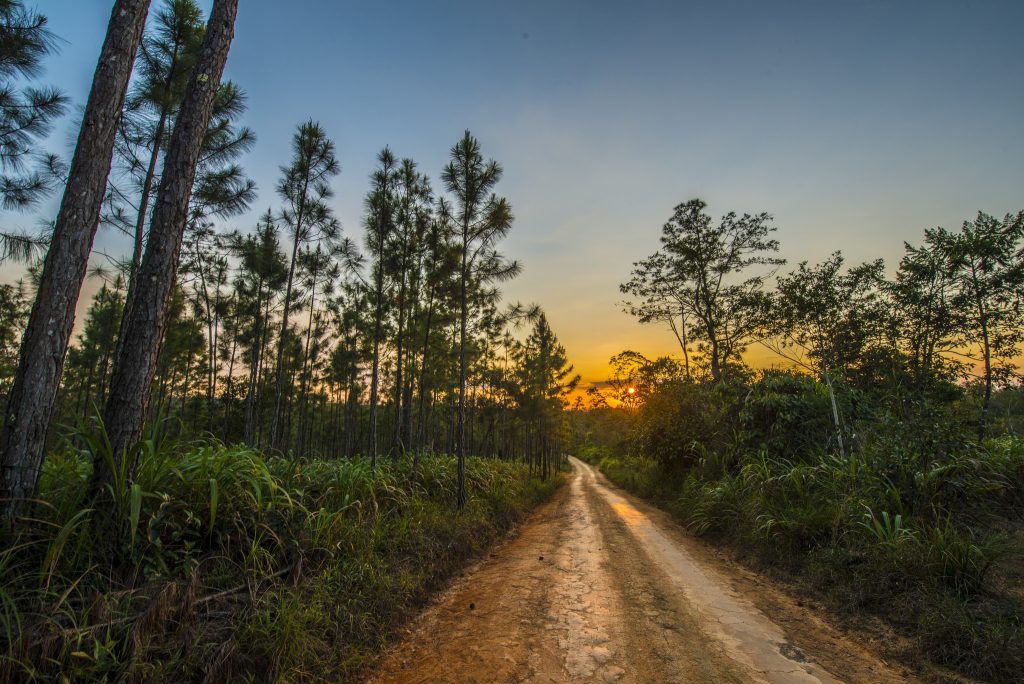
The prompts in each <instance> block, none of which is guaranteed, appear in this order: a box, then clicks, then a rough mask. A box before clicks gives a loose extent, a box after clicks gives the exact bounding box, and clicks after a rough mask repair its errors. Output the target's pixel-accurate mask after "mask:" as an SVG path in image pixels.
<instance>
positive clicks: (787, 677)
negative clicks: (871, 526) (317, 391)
mask: <svg viewBox="0 0 1024 684" xmlns="http://www.w3.org/2000/svg"><path fill="white" fill-rule="evenodd" d="M572 466H573V473H572V476H571V481H570V483H569V484H568V486H567V487H563V489H562V491H561V492H559V493H558V494H557V495H556V496H555V498H554V499H553V500H552V501H551V502H549V503H547V504H546V505H545V506H544V507H543V508H542V509H541V510H540V511H538V512H537V514H535V515H534V516H533V517H532V518H531V519H530V521H528V522H527V523H526V524H525V525H523V527H522V528H521V529H520V533H519V534H518V535H517V536H516V537H515V538H514V539H512V540H510V541H508V542H507V543H505V544H504V545H502V546H500V547H499V548H498V549H496V550H495V551H494V552H493V553H492V554H491V556H490V557H489V558H487V559H485V560H484V561H482V562H481V563H479V564H478V565H477V566H475V567H474V568H472V569H471V570H470V571H469V572H467V573H466V575H465V576H463V577H462V578H460V579H459V580H458V581H457V582H455V584H454V585H453V586H452V587H451V588H450V589H449V590H448V591H447V592H446V593H445V594H443V595H442V596H441V597H439V599H438V600H437V601H436V602H435V604H434V605H432V606H431V607H430V608H428V609H427V611H426V612H425V613H424V614H423V616H422V617H421V618H420V619H419V620H417V621H416V623H414V624H413V625H412V626H411V628H410V630H409V634H408V635H407V636H406V638H405V639H404V640H403V641H402V642H401V643H400V644H398V645H397V646H396V647H395V648H394V649H393V650H392V651H391V653H390V654H389V655H388V656H387V657H386V658H385V660H384V662H383V663H382V665H381V667H380V668H379V670H378V671H377V672H376V673H374V674H373V676H372V677H371V681H376V682H409V683H411V682H458V683H462V682H623V683H626V682H638V683H639V682H642V683H647V682H694V683H696V682H716V683H717V682H762V683H764V682H767V683H770V684H776V683H787V684H788V683H790V682H793V683H796V684H800V683H808V684H814V683H821V684H831V683H834V682H840V681H842V682H850V683H851V684H853V683H859V682H865V683H866V682H871V683H872V684H874V683H878V682H903V681H911V680H910V679H909V677H907V676H906V675H905V674H903V673H901V672H899V671H898V670H897V669H895V668H892V667H890V666H888V665H887V664H885V663H883V662H882V661H881V660H879V659H878V658H876V657H874V656H872V655H871V654H870V653H869V652H868V649H866V648H865V647H864V646H862V645H860V644H858V643H855V642H854V641H852V640H851V639H849V638H847V637H844V636H843V635H841V634H839V633H837V632H835V631H834V630H832V629H831V628H830V627H828V626H827V625H826V624H824V623H823V622H822V621H820V620H819V619H817V618H816V617H815V615H814V614H813V612H812V611H811V610H810V609H807V608H803V607H801V605H800V604H799V603H798V602H796V601H794V600H793V599H790V598H789V597H787V596H786V595H785V594H783V593H782V592H780V591H778V590H777V589H774V588H773V587H771V586H770V585H767V584H766V583H764V582H763V581H760V580H758V579H757V578H756V577H755V576H752V575H751V574H750V573H745V572H744V571H742V570H740V569H738V568H735V567H733V566H731V565H729V564H728V563H727V562H723V561H722V559H721V558H717V557H716V556H715V555H714V554H713V553H711V552H710V551H709V550H708V549H706V548H705V547H704V546H703V545H702V544H701V543H700V542H698V541H695V540H694V539H692V538H690V537H689V536H688V535H687V534H686V533H685V532H683V531H682V530H680V529H679V527H678V526H677V525H675V524H674V523H673V522H671V520H669V519H668V518H667V516H665V515H664V514H663V513H661V512H659V511H657V510H655V509H653V508H652V507H650V506H647V505H645V504H643V503H642V502H639V501H638V500H636V499H635V498H634V497H631V496H629V495H628V494H625V493H623V492H622V491H621V490H618V489H616V488H614V487H613V486H611V485H610V484H608V483H607V481H605V480H604V478H603V477H602V476H601V475H599V474H597V473H596V472H595V471H594V470H593V469H592V468H591V467H590V466H588V465H586V464H584V463H582V462H581V461H578V460H575V459H573V461H572Z"/></svg>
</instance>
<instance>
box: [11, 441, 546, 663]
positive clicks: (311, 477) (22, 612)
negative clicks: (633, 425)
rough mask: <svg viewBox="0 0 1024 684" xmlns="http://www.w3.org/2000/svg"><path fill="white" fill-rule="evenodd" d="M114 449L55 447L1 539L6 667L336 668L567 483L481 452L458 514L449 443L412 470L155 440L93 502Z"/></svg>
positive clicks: (378, 642)
mask: <svg viewBox="0 0 1024 684" xmlns="http://www.w3.org/2000/svg"><path fill="white" fill-rule="evenodd" d="M105 448H106V446H105V443H104V441H103V438H102V437H95V436H94V437H92V438H90V439H87V440H85V446H84V448H81V449H72V448H70V447H68V448H65V449H63V450H61V451H59V452H57V453H55V454H53V455H52V456H51V457H50V458H48V459H47V461H46V463H45V466H44V473H43V477H42V483H41V490H40V497H39V502H38V504H37V506H36V508H35V512H34V514H33V516H34V517H33V519H32V520H30V521H25V522H23V523H22V524H20V525H19V526H18V527H17V528H16V529H15V530H13V531H8V532H7V536H6V537H5V538H4V539H3V544H2V546H0V641H2V643H3V652H2V655H0V681H96V680H104V679H106V680H111V681H113V680H122V679H125V680H128V681H203V680H204V678H205V679H206V680H209V681H236V680H239V681H301V680H308V679H312V678H316V679H320V678H325V677H327V678H331V677H333V678H335V679H337V680H338V681H342V680H344V679H345V678H346V677H348V676H351V675H352V674H354V673H356V672H357V671H359V669H360V668H362V667H364V666H365V665H366V664H367V662H368V661H369V660H371V659H372V658H373V657H374V656H375V655H376V654H377V653H378V652H379V651H380V648H381V647H382V646H383V645H384V644H385V643H386V642H387V641H388V639H390V638H391V637H392V635H393V634H394V633H395V629H396V627H397V625H398V624H399V623H400V622H401V621H402V620H403V619H405V618H406V617H408V615H409V612H410V611H411V610H414V609H415V608H416V607H418V606H421V605H422V604H423V602H424V601H425V599H426V597H427V596H428V595H429V593H430V592H431V591H432V590H433V589H436V588H437V587H438V586H439V585H440V584H441V583H442V582H443V581H444V580H445V578H446V577H448V576H449V575H450V573H451V572H453V571H454V570H455V569H457V568H458V567H461V566H462V565H463V564H464V563H465V562H466V560H467V559H468V558H470V557H472V556H473V555H474V554H477V553H479V552H480V551H482V550H483V549H484V548H486V547H487V546H488V545H489V544H490V543H492V541H493V540H494V539H495V538H496V537H498V536H499V535H500V534H502V533H503V532H505V531H506V530H507V529H508V528H509V527H510V526H511V525H512V524H513V523H514V522H516V521H517V520H519V519H521V518H522V517H523V516H524V514H525V513H526V512H527V511H528V510H529V509H530V508H532V507H533V506H534V505H536V504H537V503H539V502H540V501H542V500H543V499H545V498H546V497H547V496H549V495H550V494H551V493H552V492H553V491H554V489H555V488H556V487H557V486H558V484H559V482H560V481H561V480H560V478H553V479H551V480H549V481H547V482H541V481H539V480H537V479H535V478H530V477H529V476H528V473H527V468H526V466H525V465H522V464H519V463H514V462H509V461H501V460H495V459H478V458H471V459H469V460H468V462H467V489H468V492H469V502H468V504H467V507H466V509H465V510H464V511H463V512H462V513H456V512H455V511H454V502H455V486H456V480H455V462H454V459H452V458H450V457H446V456H437V455H424V456H421V458H420V460H419V466H418V469H417V472H416V476H415V479H414V477H413V472H412V466H411V463H409V461H408V460H402V461H395V462H392V461H387V462H385V463H384V464H382V465H380V466H379V467H378V468H377V470H376V471H375V472H371V470H370V468H369V465H368V463H367V462H365V461H363V460H351V461H325V460H294V459H283V458H277V457H269V456H265V455H263V454H261V453H259V452H257V451H255V450H253V449H250V448H247V447H244V446H240V445H239V446H226V445H221V444H200V445H173V444H167V443H163V444H160V443H156V442H155V441H149V442H143V443H142V444H141V445H140V447H139V448H140V449H142V450H143V453H142V454H141V458H140V461H139V463H140V466H139V470H138V472H137V474H136V477H135V478H134V479H133V480H132V481H131V482H128V480H127V478H126V477H125V476H124V474H123V471H124V469H117V470H116V472H121V473H122V474H121V475H120V476H119V478H117V479H118V481H117V482H115V483H114V484H113V485H112V486H111V487H109V489H108V491H107V492H106V495H107V498H106V499H101V500H100V502H98V503H96V504H93V503H91V502H89V501H88V500H87V498H86V490H87V483H88V478H89V476H90V473H91V462H92V459H93V457H94V455H95V454H97V453H99V454H100V455H101V456H102V455H103V454H104V453H105V452H104V451H103V450H104V449H105ZM106 456H107V457H108V458H109V452H106ZM114 465H119V464H114Z"/></svg>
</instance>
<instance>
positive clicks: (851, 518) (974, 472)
mask: <svg viewBox="0 0 1024 684" xmlns="http://www.w3.org/2000/svg"><path fill="white" fill-rule="evenodd" d="M724 389H726V386H723V385H716V386H708V385H692V384H690V383H686V382H683V381H679V382H678V383H668V384H665V385H663V386H662V387H660V388H659V389H658V390H656V391H655V392H654V393H653V394H652V395H651V396H650V397H649V398H648V400H647V401H646V402H645V403H644V404H643V405H642V406H641V407H640V408H639V409H638V411H637V413H638V415H637V416H636V418H635V419H634V420H633V428H632V439H631V441H630V442H629V444H630V449H631V450H630V452H629V453H625V452H623V451H618V452H615V451H612V450H610V449H608V448H607V447H603V448H602V447H600V446H597V445H594V444H591V446H590V447H589V453H590V454H591V458H595V454H596V457H599V458H600V467H601V469H602V471H603V472H604V473H605V474H606V475H607V476H608V477H609V478H610V479H612V480H613V481H614V482H616V483H617V484H620V485H621V486H624V487H626V488H628V489H630V490H632V491H634V492H636V493H638V494H640V495H642V496H646V497H649V498H652V499H654V500H656V501H659V502H661V503H662V504H663V505H664V506H666V507H667V508H668V509H670V510H671V511H672V512H673V513H674V514H676V515H677V516H678V517H679V518H680V519H681V520H682V521H683V522H684V523H685V524H686V525H687V526H688V527H689V528H690V529H691V530H692V531H694V532H695V533H697V534H700V535H706V536H708V537H709V538H712V539H714V540H716V541H718V542H720V543H726V544H729V545H731V546H733V547H735V548H736V549H737V550H739V551H740V552H741V553H742V554H744V555H746V556H747V557H748V558H750V559H751V560H752V561H754V562H756V563H758V564H760V565H761V566H762V567H769V568H773V569H774V571H775V572H781V573H783V575H784V576H786V577H789V578H790V579H792V580H794V581H799V582H803V583H805V586H806V587H807V588H811V589H812V590H814V591H816V592H818V593H820V594H822V595H824V596H825V598H826V599H827V600H828V601H829V602H831V603H832V605H833V606H835V607H836V608H838V609H840V610H843V611H851V612H858V613H861V612H868V613H873V614H875V615H879V616H882V617H884V618H885V619H886V620H887V621H888V622H889V623H890V624H892V625H893V626H894V627H896V628H897V629H898V630H900V631H902V632H903V633H905V634H906V635H908V636H911V637H913V638H914V639H915V640H916V642H917V644H918V645H919V647H920V652H921V653H922V654H923V655H924V656H925V657H927V658H928V659H929V660H930V661H931V662H932V663H934V664H936V665H940V666H943V667H952V668H955V669H957V670H959V671H960V672H962V673H963V674H965V675H968V676H974V677H982V678H985V679H988V680H992V681H1014V679H1015V678H1016V677H1017V674H1018V673H1019V668H1020V667H1021V666H1022V664H1024V663H1022V661H1021V658H1020V654H1021V651H1020V650H1019V648H1015V646H1019V645H1020V644H1021V643H1024V626H1022V623H1021V622H1020V619H1019V616H1020V615H1021V611H1022V610H1024V606H1022V605H1021V604H1020V601H1019V598H1013V597H1014V596H1016V594H1007V593H1003V592H1002V591H1001V590H999V589H998V587H997V585H996V584H995V583H994V579H993V577H994V571H995V569H996V568H997V567H999V565H1000V564H1001V563H1002V562H1004V560H1005V559H1007V557H1008V556H1007V555H1008V554H1020V553H1021V552H1022V551H1024V548H1021V540H1020V539H1015V538H1009V537H1006V536H1005V535H1003V534H1001V533H999V532H997V531H996V529H998V528H999V527H1000V523H999V521H1000V520H1004V519H1007V518H1009V519H1019V517H1020V515H1021V513H1022V512H1024V505H1022V504H1024V487H1022V484H1021V483H1022V482H1024V478H1022V471H1024V440H1022V439H1020V438H1019V437H1016V436H1012V435H1007V436H1003V437H1000V438H998V439H990V440H986V441H985V442H984V443H981V444H977V443H971V442H968V441H964V440H963V439H961V440H959V441H957V440H952V441H950V442H947V443H943V442H942V441H941V438H940V437H939V436H938V435H933V436H932V439H931V440H926V439H920V438H908V437H909V435H908V434H907V432H908V430H910V429H912V426H911V425H905V424H899V425H896V426H890V425H888V424H887V423H886V422H885V421H882V420H879V418H878V416H877V414H872V415H866V416H862V417H860V418H858V420H857V421H856V422H855V426H854V430H855V431H856V432H858V433H862V434H863V435H864V436H863V438H862V439H861V440H859V441H858V442H857V443H856V448H855V449H853V450H851V451H849V452H847V454H846V455H845V456H842V455H840V454H839V453H838V452H837V448H836V445H835V444H834V443H833V442H831V441H830V434H829V433H830V429H829V428H830V416H829V400H828V392H827V389H826V388H825V386H824V383H822V382H817V381H815V380H814V379H813V378H810V377H807V376H799V375H794V374H787V373H779V372H769V373H765V374H763V375H762V376H761V378H760V379H759V380H757V381H756V382H753V383H751V384H749V385H747V386H745V387H743V388H742V389H741V388H738V387H733V388H732V389H731V390H730V391H723V390H724ZM849 413H850V414H852V415H856V412H855V411H849ZM924 429H928V428H924ZM959 429H960V430H961V434H963V433H964V432H966V433H967V434H968V435H969V434H971V433H972V426H971V425H970V423H969V422H964V423H961V424H960V428H959ZM730 430H732V431H733V432H732V435H731V437H730V436H729V435H730ZM922 445H927V448H925V449H921V448H919V447H920V446H922ZM936 445H943V446H942V450H936V449H935V448H934V447H935V446H936Z"/></svg>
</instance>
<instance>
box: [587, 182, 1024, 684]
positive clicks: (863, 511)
mask: <svg viewBox="0 0 1024 684" xmlns="http://www.w3.org/2000/svg"><path fill="white" fill-rule="evenodd" d="M774 230H775V229H774V227H773V225H772V223H771V218H770V217H769V216H768V215H766V214H759V215H743V216H739V215H736V214H732V213H730V214H727V215H725V216H724V217H723V218H722V219H721V220H720V221H717V222H716V221H714V220H713V219H712V218H711V217H710V216H709V215H708V214H707V213H706V211H705V205H704V203H702V202H700V201H696V200H695V201H691V202H688V203H685V204H682V205H680V206H678V207H677V208H676V210H675V212H674V214H673V216H672V217H671V219H670V220H669V221H668V223H667V224H666V225H665V227H664V229H663V231H662V237H661V248H660V249H659V250H658V251H657V252H656V253H655V254H654V255H652V256H651V257H649V258H648V259H645V260H643V261H641V262H638V263H637V264H636V266H635V268H634V271H633V273H632V277H631V279H630V280H629V281H628V282H626V283H625V284H623V286H622V290H623V292H624V293H625V294H627V295H629V296H630V299H629V300H628V301H627V302H626V304H625V306H626V308H627V310H629V311H631V312H633V313H634V314H636V315H637V316H638V317H639V318H640V320H641V321H642V322H659V323H664V324H667V326H668V327H669V328H670V329H671V330H672V331H673V332H674V333H675V336H676V339H677V340H678V341H679V343H680V351H681V354H680V356H678V357H663V358H658V359H649V358H647V357H644V356H643V355H641V354H639V353H637V352H632V351H630V352H623V353H622V354H619V355H618V356H616V357H615V358H613V359H612V371H613V373H612V378H611V379H610V382H609V385H608V388H607V389H605V390H601V391H597V390H595V391H593V392H591V395H590V399H591V401H590V407H591V410H589V411H579V412H575V423H574V428H575V433H574V434H575V435H576V437H577V448H578V450H579V452H580V453H581V454H582V455H583V456H585V457H587V458H590V459H591V460H593V461H600V463H601V466H602V470H603V471H604V472H605V473H606V474H607V475H608V476H609V477H611V478H612V479H613V480H615V481H616V482H618V483H620V484H622V485H623V486H626V487H629V488H631V489H633V490H635V491H637V492H639V493H641V494H643V495H646V496H650V497H652V498H655V499H657V500H659V501H660V502H661V503H662V504H663V505H665V506H666V507H668V508H669V509H670V510H672V511H673V512H674V513H675V514H676V515H677V516H679V518H680V519H681V520H682V521H683V522H685V523H686V524H687V526H688V527H690V529H691V530H693V531H695V532H696V533H698V534H702V535H707V536H709V537H710V538H712V539H714V540H716V541H718V542H719V543H723V544H728V545H731V546H732V547H733V548H734V549H735V550H736V551H737V553H738V554H740V556H741V557H742V558H745V559H746V560H747V561H749V562H752V563H754V564H756V565H758V566H759V567H760V568H762V569H768V570H769V571H770V572H772V573H773V574H775V575H776V576H781V577H784V578H786V579H787V580H788V581H791V582H794V583H796V585H797V587H796V590H797V591H798V592H800V593H805V592H811V593H812V594H814V595H816V596H818V597H819V598H821V599H822V600H824V601H825V602H826V603H827V604H828V605H830V606H831V607H832V608H833V609H835V610H836V611H838V612H839V613H841V614H843V615H845V616H846V617H847V618H852V619H854V620H859V619H860V616H862V615H863V614H865V613H867V614H870V615H874V616H879V617H881V618H883V619H884V620H885V622H886V623H887V624H888V625H889V627H891V628H893V629H894V630H895V631H894V633H895V634H897V635H898V637H899V638H898V639H897V640H895V641H891V645H890V647H889V650H888V652H889V654H890V655H893V656H895V657H900V658H902V659H904V660H906V661H907V662H909V663H911V664H913V665H914V666H917V667H920V668H922V673H923V674H925V675H926V679H929V680H936V681H946V679H947V678H956V677H957V676H958V675H957V674H956V673H960V674H962V675H968V676H970V677H980V678H984V679H986V680H991V681H1007V682H1008V681H1016V680H1017V679H1018V678H1019V673H1020V668H1021V667H1022V666H1024V662H1022V661H1021V654H1022V653H1024V629H1022V626H1021V620H1020V616H1021V614H1022V610H1024V606H1022V604H1021V601H1020V597H1019V587H1020V582H1021V577H1020V574H1019V571H1016V570H1015V569H1014V568H1015V567H1016V566H1015V565H1014V560H1013V559H1014V558H1017V557H1019V555H1020V554H1021V553H1022V552H1024V536H1022V534H1021V519H1022V513H1024V488H1022V485H1021V483H1022V482H1024V441H1022V440H1021V439H1020V437H1019V436H1018V435H1019V430H1020V424H1021V423H1020V421H1021V419H1022V418H1024V411H1022V409H1021V406H1020V400H1021V391H1020V383H1019V380H1020V378H1019V375H1018V365H1017V364H1018V363H1019V356H1020V342H1021V333H1022V330H1024V326H1022V324H1024V319H1022V316H1024V312H1022V310H1021V306H1020V305H1021V297H1022V295H1024V214H1022V213H1017V214H1010V215H1006V216H1004V217H1003V218H996V217H992V216H989V215H986V214H984V213H980V214H978V216H977V217H976V218H975V219H974V220H971V221H967V222H965V223H964V224H963V225H962V227H961V228H960V229H958V230H947V229H943V228H936V229H931V230H927V231H925V236H924V240H923V242H922V244H920V245H910V244H908V245H907V246H906V250H905V254H904V256H903V258H902V259H901V261H900V263H899V264H898V266H897V268H896V269H895V274H894V276H891V277H888V276H887V273H886V269H885V266H884V264H883V262H882V261H881V260H878V261H873V262H869V263H866V264H861V265H856V266H852V267H847V266H846V265H845V263H844V260H843V257H842V255H841V254H839V253H836V254H833V255H832V256H831V257H830V258H828V259H827V260H826V261H824V262H823V263H821V264H818V265H809V264H807V263H802V264H799V265H798V266H797V267H796V268H795V269H794V270H791V271H789V272H788V273H780V272H779V270H780V269H781V267H782V266H783V262H782V260H781V259H780V258H779V257H778V250H779V243H778V242H777V241H776V240H775V239H774V238H773V235H772V234H773V232H774ZM753 345H762V346H763V347H766V348H768V349H770V350H772V351H773V352H775V353H777V354H778V356H776V357H775V358H777V359H779V361H778V363H777V364H776V365H777V367H775V368H769V369H760V370H758V369H754V368H751V367H750V366H749V365H747V363H745V358H747V357H745V356H744V353H745V352H747V351H748V350H749V349H750V348H751V347H752V346H753ZM778 366H781V367H778ZM613 405H614V406H615V407H617V408H612V406H613ZM869 626H870V625H869ZM887 639H890V640H891V637H890V636H887Z"/></svg>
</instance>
